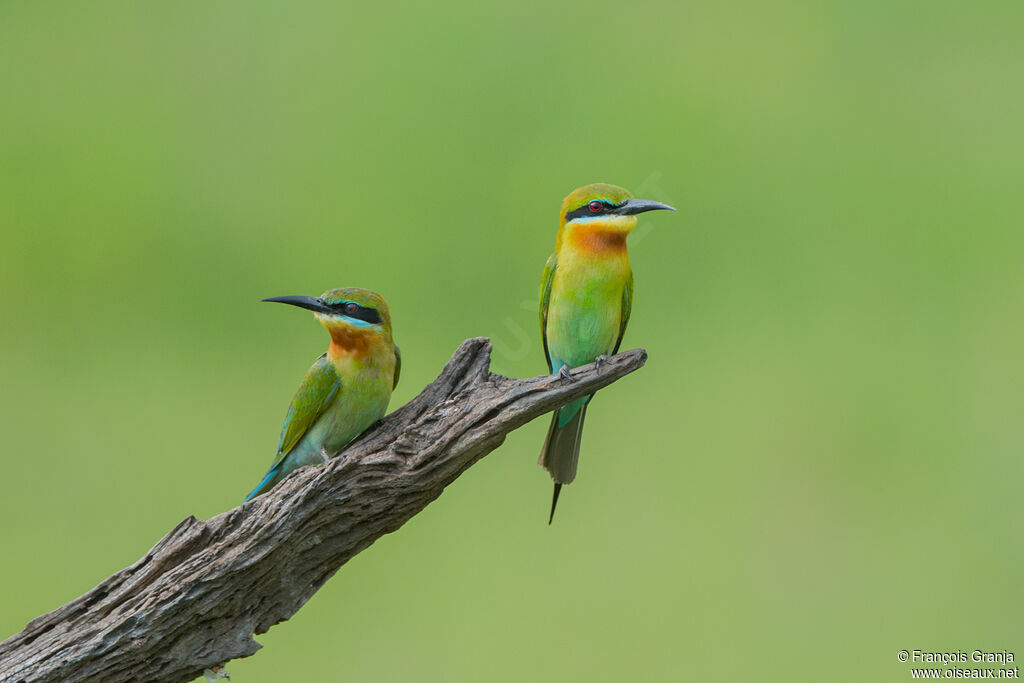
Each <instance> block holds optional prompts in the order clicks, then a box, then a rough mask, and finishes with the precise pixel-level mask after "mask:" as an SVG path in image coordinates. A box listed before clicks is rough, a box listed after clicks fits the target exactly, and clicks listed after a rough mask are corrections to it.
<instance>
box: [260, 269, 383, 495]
mask: <svg viewBox="0 0 1024 683" xmlns="http://www.w3.org/2000/svg"><path fill="white" fill-rule="evenodd" d="M264 301H275V302H278V303H282V304H290V305H292V306H298V307H300V308H306V309H309V310H311V311H313V315H314V317H315V318H316V319H317V320H319V321H320V323H321V324H322V325H323V326H324V327H326V328H327V331H328V332H330V334H331V345H330V346H329V347H328V348H327V353H325V354H323V355H322V356H320V357H319V358H317V360H316V362H315V363H313V367H311V368H310V369H309V372H308V373H306V377H305V379H303V380H302V384H300V385H299V390H298V391H297V392H295V398H293V399H292V403H291V405H290V406H289V407H288V414H287V415H286V416H285V418H284V427H282V429H281V439H280V441H279V442H278V444H277V456H276V458H275V459H274V463H273V464H272V465H271V466H270V470H269V471H268V472H267V474H266V476H264V477H263V480H262V481H260V483H259V484H257V486H256V488H254V489H253V490H252V492H251V493H250V494H249V495H248V496H246V498H245V499H246V500H247V501H248V500H250V499H251V498H254V497H256V496H258V495H260V494H262V493H266V492H267V491H269V490H270V489H271V488H273V487H274V486H276V485H277V484H278V483H279V482H280V481H281V480H282V479H284V478H285V477H286V476H287V475H288V473H289V472H291V471H292V470H295V469H297V468H299V467H302V466H303V465H314V464H316V465H319V464H321V463H323V462H325V461H326V460H327V459H328V458H330V457H331V456H333V455H335V454H337V453H338V451H340V450H341V449H342V448H344V447H345V446H346V445H347V444H348V443H349V442H350V441H352V440H353V439H355V438H356V437H357V436H359V435H360V434H362V433H363V431H364V430H365V429H366V428H367V427H369V426H370V425H372V424H373V423H375V422H376V421H377V420H379V419H380V418H381V417H383V416H384V412H385V411H386V410H387V408H388V401H390V400H391V391H392V390H393V389H394V388H395V386H397V385H398V375H399V373H400V372H401V369H402V357H401V355H400V354H399V352H398V347H397V346H395V342H394V341H393V340H392V338H391V317H390V315H389V314H388V305H387V303H386V302H385V301H384V298H383V297H381V295H380V294H377V293H376V292H371V291H369V290H366V289H359V288H358V287H348V288H344V289H330V290H327V291H326V292H324V293H323V294H322V295H320V296H319V297H312V296H278V297H273V298H271V299H264Z"/></svg>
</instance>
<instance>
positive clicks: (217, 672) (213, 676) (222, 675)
mask: <svg viewBox="0 0 1024 683" xmlns="http://www.w3.org/2000/svg"><path fill="white" fill-rule="evenodd" d="M203 678H205V679H206V680H208V681H210V683H217V681H219V680H221V679H227V680H229V681H230V680H231V675H230V674H229V673H228V672H227V670H226V669H225V668H224V665H223V664H218V665H217V666H213V667H210V668H209V669H207V670H205V671H203Z"/></svg>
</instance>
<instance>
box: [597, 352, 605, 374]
mask: <svg viewBox="0 0 1024 683" xmlns="http://www.w3.org/2000/svg"><path fill="white" fill-rule="evenodd" d="M607 360H608V356H606V355H604V354H603V353H602V354H601V355H600V356H598V357H597V358H595V359H594V370H595V371H596V372H597V374H601V366H602V365H603V364H604V362H605V361H607Z"/></svg>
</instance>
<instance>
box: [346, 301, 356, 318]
mask: <svg viewBox="0 0 1024 683" xmlns="http://www.w3.org/2000/svg"><path fill="white" fill-rule="evenodd" d="M358 310H359V306H358V305H357V304H353V303H347V304H345V313H347V314H349V315H352V314H353V313H355V312H356V311H358Z"/></svg>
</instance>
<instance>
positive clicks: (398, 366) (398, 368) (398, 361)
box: [391, 344, 402, 389]
mask: <svg viewBox="0 0 1024 683" xmlns="http://www.w3.org/2000/svg"><path fill="white" fill-rule="evenodd" d="M401 374H402V352H401V351H399V350H398V344H395V383H394V384H392V385H391V388H392V389H394V388H395V387H397V386H398V377H399V375H401Z"/></svg>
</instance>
